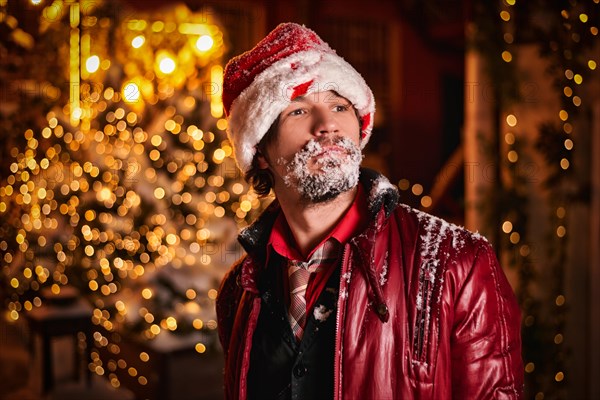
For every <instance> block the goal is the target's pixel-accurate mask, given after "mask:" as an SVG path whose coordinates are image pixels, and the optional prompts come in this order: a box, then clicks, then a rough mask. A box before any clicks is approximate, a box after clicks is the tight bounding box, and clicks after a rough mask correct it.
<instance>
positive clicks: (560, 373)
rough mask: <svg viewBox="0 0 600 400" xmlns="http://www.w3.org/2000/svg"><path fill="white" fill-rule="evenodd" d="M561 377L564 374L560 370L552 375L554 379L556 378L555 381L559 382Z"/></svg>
mask: <svg viewBox="0 0 600 400" xmlns="http://www.w3.org/2000/svg"><path fill="white" fill-rule="evenodd" d="M563 379H565V374H564V373H562V372H557V373H556V375H555V376H554V380H556V382H561V381H562V380H563Z"/></svg>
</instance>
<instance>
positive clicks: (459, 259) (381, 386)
mask: <svg viewBox="0 0 600 400" xmlns="http://www.w3.org/2000/svg"><path fill="white" fill-rule="evenodd" d="M361 183H362V184H363V185H364V187H365V190H366V192H367V193H369V212H370V213H371V214H372V217H373V218H372V220H373V223H372V224H371V226H370V227H368V228H367V229H366V230H365V231H364V232H363V233H361V234H360V235H358V236H356V237H354V238H353V239H352V240H351V241H350V242H348V243H347V244H346V245H345V247H344V251H343V260H342V266H341V268H342V270H341V280H340V291H339V293H340V295H339V298H338V307H337V309H338V313H337V316H336V318H337V320H336V344H335V346H336V349H335V350H336V351H335V355H336V356H335V360H334V366H335V367H334V380H335V382H334V392H335V393H334V398H335V399H339V400H341V399H345V400H349V399H357V400H358V399H360V400H365V399H367V400H370V399H374V400H375V399H377V400H384V399H432V400H444V399H458V400H469V399H477V400H484V399H520V398H522V395H523V394H522V390H523V366H522V360H521V342H520V312H519V308H518V305H517V302H516V299H515V296H514V294H513V292H512V289H511V287H510V285H509V283H508V281H507V279H506V277H505V275H504V273H503V271H502V269H501V267H500V266H499V264H498V261H497V259H496V256H495V254H494V252H493V250H492V248H491V246H490V244H489V243H488V242H487V241H486V240H485V239H484V238H483V237H482V236H480V235H478V234H476V233H471V232H469V231H467V230H465V229H463V228H460V227H458V226H455V225H452V224H449V223H447V222H445V221H444V220H442V219H439V218H437V217H434V216H431V215H429V214H426V213H423V212H421V211H417V210H414V209H412V208H410V207H408V206H406V205H402V204H398V192H397V190H396V189H395V188H394V187H393V186H392V185H391V184H390V183H389V181H388V180H387V179H386V178H385V177H383V176H381V175H378V174H377V173H375V172H373V171H369V170H361ZM279 212H281V211H280V208H279V205H278V204H277V202H276V201H274V202H273V203H272V204H271V205H270V206H269V207H268V208H267V209H266V210H265V211H264V212H263V214H262V215H261V216H260V217H259V218H258V219H257V221H256V222H255V223H254V224H252V225H251V226H250V227H248V228H246V229H245V230H244V231H243V232H242V233H241V234H240V238H239V240H240V243H242V245H243V246H244V248H245V249H246V251H247V256H245V257H243V258H242V259H241V260H240V261H239V262H237V263H236V264H235V265H234V266H233V267H232V269H231V270H230V272H229V273H228V274H227V275H226V276H225V278H224V279H223V282H222V284H221V288H220V290H219V295H218V298H217V316H218V324H219V325H218V326H219V339H220V341H221V344H222V346H223V349H224V353H225V359H226V361H225V397H226V398H227V399H246V397H247V392H246V387H247V385H246V379H247V373H248V369H249V363H250V350H251V345H252V334H253V332H254V329H255V327H256V323H257V320H258V315H259V313H260V306H261V297H260V294H259V291H258V288H257V281H258V280H259V279H260V273H261V271H262V270H263V269H264V267H265V266H264V254H265V251H266V249H265V247H266V243H267V240H268V237H269V234H270V231H271V227H272V224H273V222H274V220H275V218H276V216H277V215H278V213H279Z"/></svg>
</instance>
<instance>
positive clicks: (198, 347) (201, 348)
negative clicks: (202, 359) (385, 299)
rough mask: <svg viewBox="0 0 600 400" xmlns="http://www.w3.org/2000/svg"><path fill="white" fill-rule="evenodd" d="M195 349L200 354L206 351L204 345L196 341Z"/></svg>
mask: <svg viewBox="0 0 600 400" xmlns="http://www.w3.org/2000/svg"><path fill="white" fill-rule="evenodd" d="M196 351H197V352H198V353H200V354H202V353H204V352H205V351H206V346H205V345H203V344H202V343H198V344H196Z"/></svg>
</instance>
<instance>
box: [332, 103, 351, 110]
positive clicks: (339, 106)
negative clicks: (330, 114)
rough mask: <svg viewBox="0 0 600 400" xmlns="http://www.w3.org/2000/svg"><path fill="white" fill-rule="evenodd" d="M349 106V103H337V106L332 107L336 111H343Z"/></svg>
mask: <svg viewBox="0 0 600 400" xmlns="http://www.w3.org/2000/svg"><path fill="white" fill-rule="evenodd" d="M349 108H350V106H349V105H345V104H338V105H337V106H335V107H334V110H335V111H338V112H343V111H347V110H348V109H349Z"/></svg>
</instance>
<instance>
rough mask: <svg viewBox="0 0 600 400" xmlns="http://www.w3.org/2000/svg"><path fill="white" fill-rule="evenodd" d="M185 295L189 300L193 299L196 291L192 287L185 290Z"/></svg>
mask: <svg viewBox="0 0 600 400" xmlns="http://www.w3.org/2000/svg"><path fill="white" fill-rule="evenodd" d="M185 297H187V298H188V299H190V300H194V299H195V298H196V291H195V290H194V289H188V290H186V291H185Z"/></svg>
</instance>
